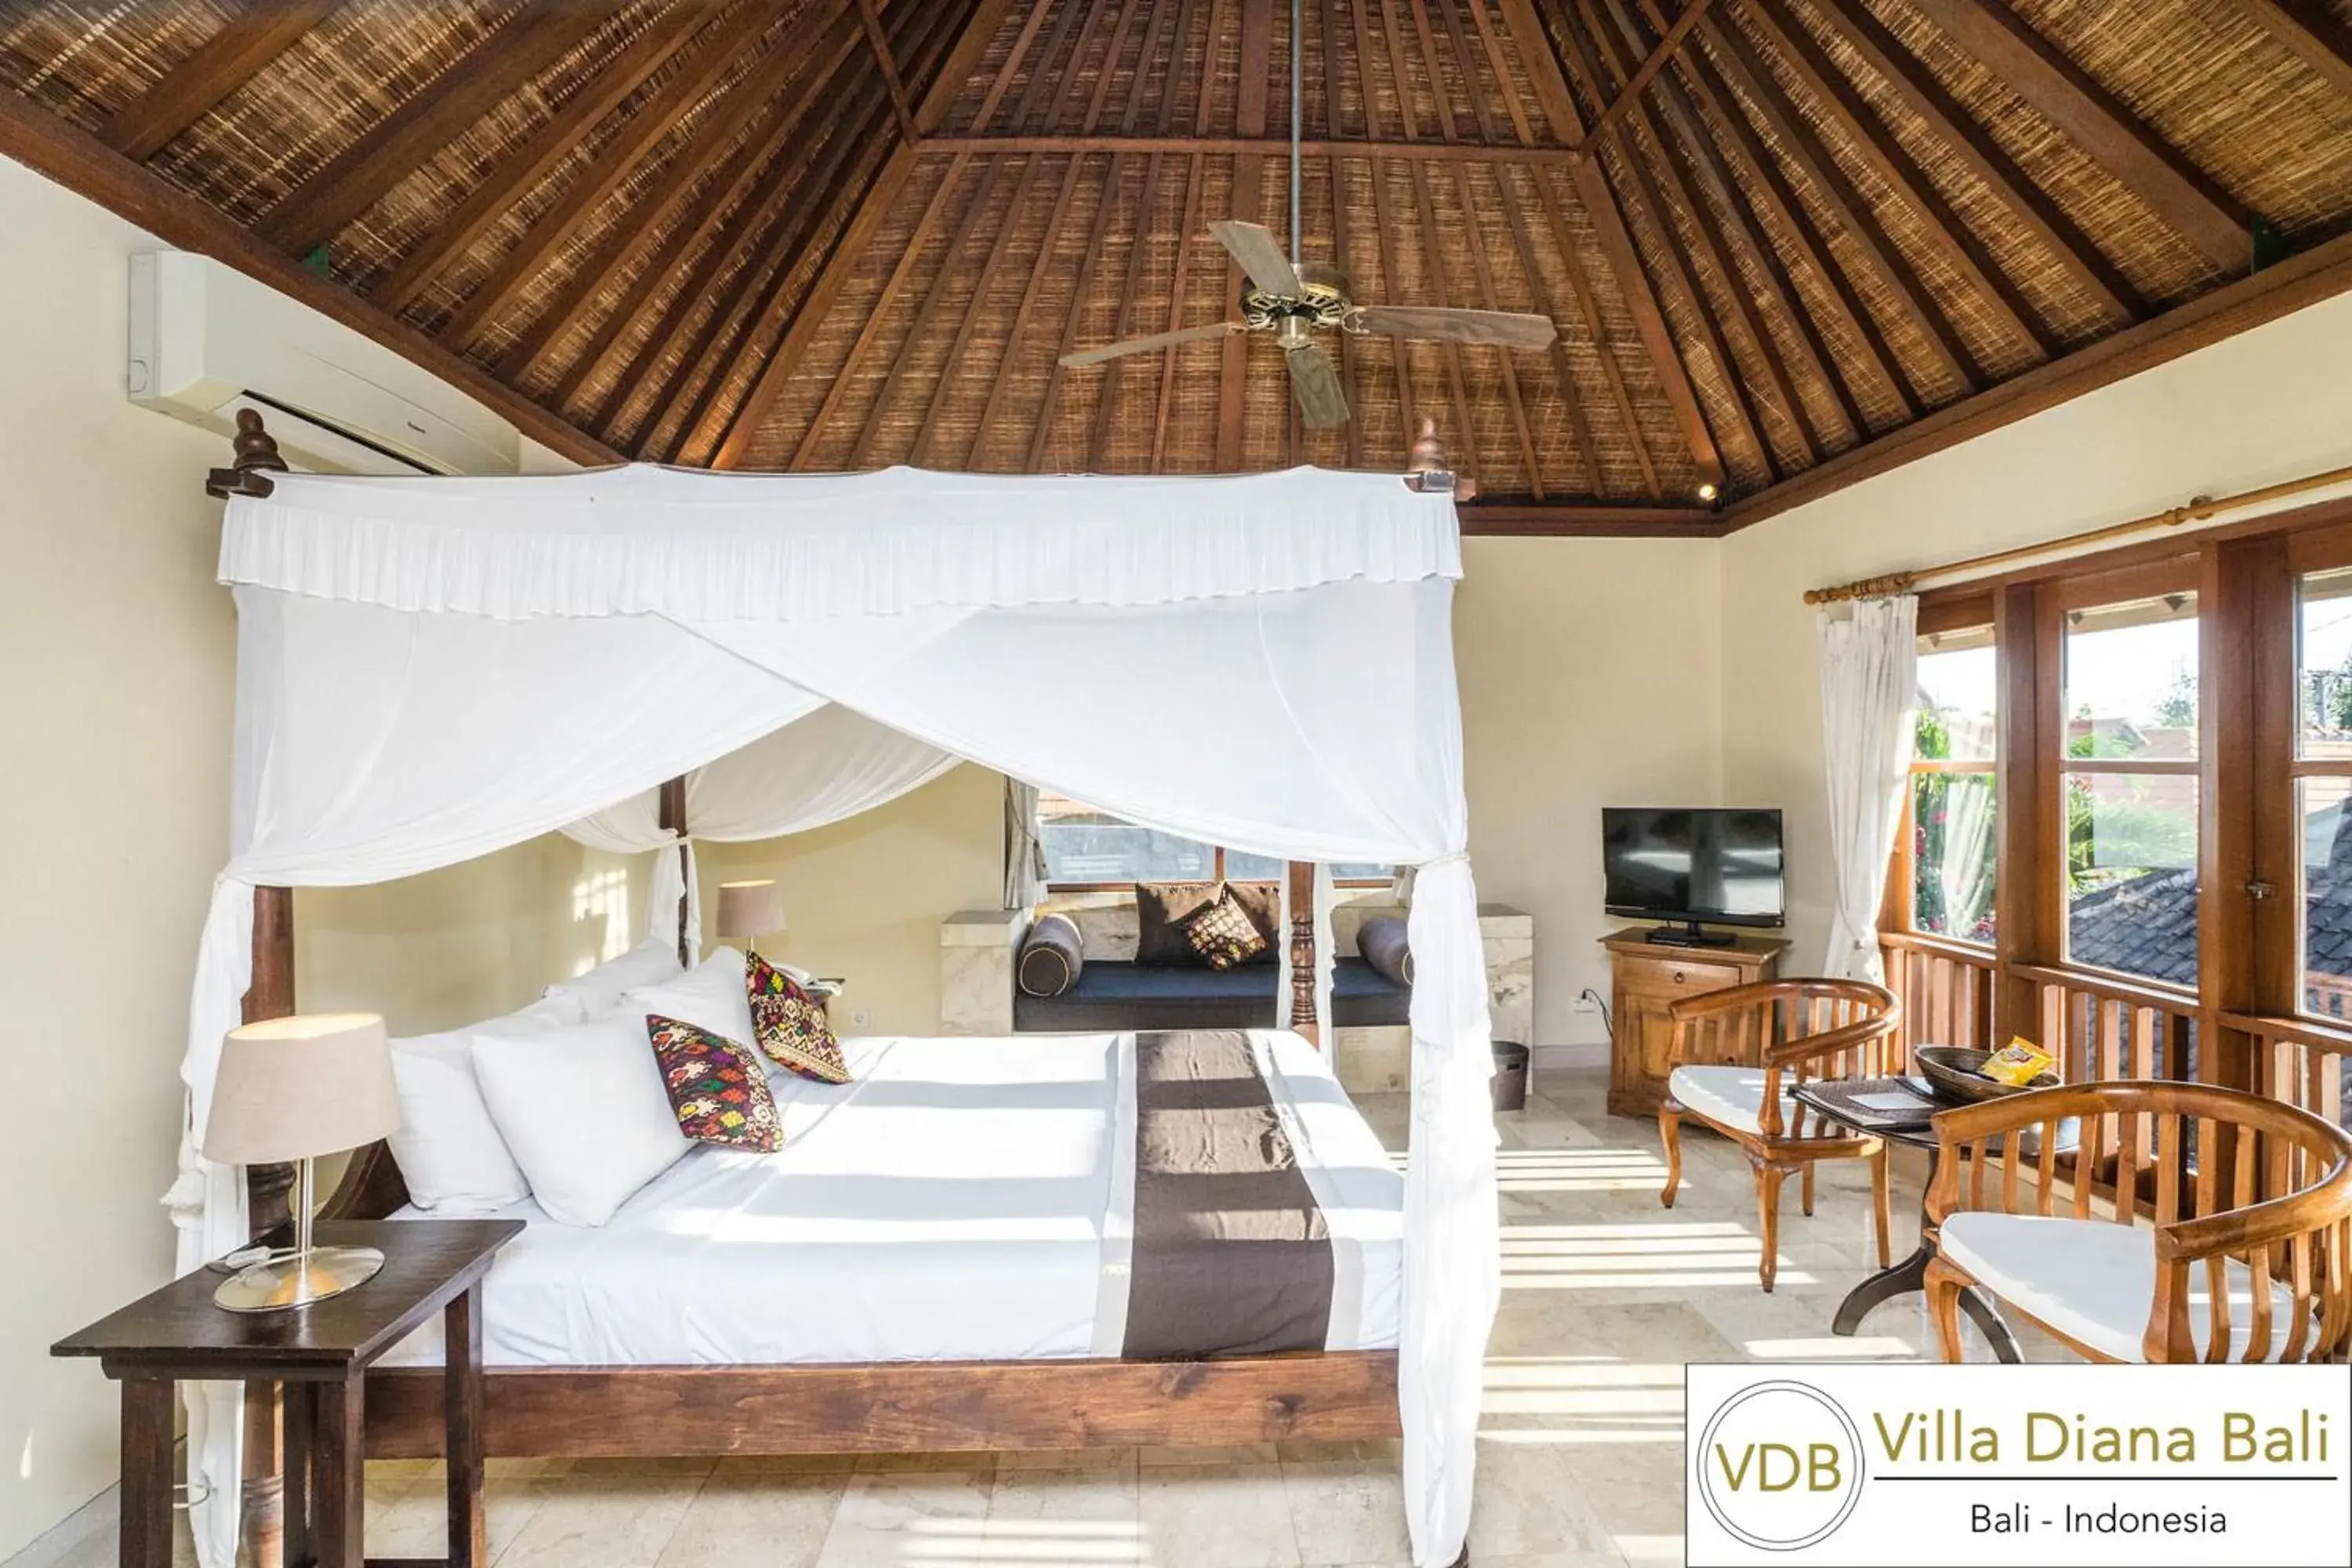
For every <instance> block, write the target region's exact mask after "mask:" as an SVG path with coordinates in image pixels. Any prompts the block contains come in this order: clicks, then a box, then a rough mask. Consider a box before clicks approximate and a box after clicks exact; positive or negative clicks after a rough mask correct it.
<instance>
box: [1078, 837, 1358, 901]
mask: <svg viewBox="0 0 2352 1568" xmlns="http://www.w3.org/2000/svg"><path fill="white" fill-rule="evenodd" d="M1209 851H1210V862H1209V864H1210V868H1211V869H1210V872H1209V880H1210V881H1212V882H1222V881H1223V880H1224V879H1225V847H1224V846H1223V845H1222V844H1212V845H1210V846H1209ZM1251 880H1252V881H1265V882H1275V881H1280V880H1281V878H1280V877H1278V876H1277V877H1254V878H1252V879H1251ZM1395 880H1396V879H1395V878H1394V877H1334V878H1332V879H1331V885H1332V886H1333V887H1334V888H1386V887H1389V886H1391V885H1392V884H1393V883H1394V882H1395ZM1134 889H1135V879H1133V878H1131V877H1130V878H1129V879H1127V880H1126V881H1123V882H1056V881H1054V880H1052V879H1048V880H1047V881H1046V883H1045V891H1047V892H1048V893H1127V892H1132V891H1133V890H1134Z"/></svg>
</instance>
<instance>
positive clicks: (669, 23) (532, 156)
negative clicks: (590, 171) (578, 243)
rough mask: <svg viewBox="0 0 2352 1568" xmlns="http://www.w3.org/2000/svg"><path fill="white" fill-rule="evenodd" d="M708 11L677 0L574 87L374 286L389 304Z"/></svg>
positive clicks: (410, 290)
mask: <svg viewBox="0 0 2352 1568" xmlns="http://www.w3.org/2000/svg"><path fill="white" fill-rule="evenodd" d="M708 16H709V13H708V12H707V11H705V10H704V9H703V7H702V6H701V5H698V4H697V3H696V0H677V3H676V4H673V5H671V6H670V8H669V9H668V10H667V11H666V12H664V13H663V14H662V15H661V16H659V17H657V18H656V19H655V21H654V22H653V23H652V24H651V25H649V26H647V27H646V30H645V31H644V32H642V33H640V34H638V35H637V36H636V37H635V38H633V39H631V40H630V41H629V46H628V47H626V48H625V49H623V50H622V51H621V52H620V53H619V54H618V55H616V56H614V58H613V59H612V60H610V61H609V62H607V63H606V64H605V66H604V68H603V69H601V70H599V71H598V72H597V73H596V74H595V75H594V76H593V77H591V78H589V79H588V80H587V82H586V83H585V84H584V85H583V87H582V88H581V89H580V90H579V91H577V92H575V93H573V94H572V97H571V98H570V100H567V101H566V102H565V103H564V105H563V107H562V109H561V110H557V112H556V114H555V117H554V118H553V119H551V120H550V121H548V122H547V123H546V124H545V125H542V126H541V127H540V128H539V129H538V130H537V131H535V132H532V133H531V134H530V136H528V137H526V138H524V140H523V143H522V145H521V146H520V147H519V148H518V149H516V154H515V156H513V157H510V158H507V159H504V160H502V161H500V162H499V163H495V164H493V165H491V167H490V170H489V173H488V174H487V175H486V176H485V177H484V178H483V180H482V182H481V183H480V184H478V185H476V186H475V187H474V188H473V190H472V191H470V192H468V193H467V196H466V199H465V201H464V202H462V203H460V204H459V205H458V207H457V211H455V212H453V213H451V214H450V215H449V216H446V217H445V218H441V219H439V220H437V221H436V222H435V224H434V225H433V227H432V228H431V230H430V231H428V232H427V233H426V234H425V237H424V238H423V240H422V241H421V242H420V243H419V244H418V245H417V247H416V248H415V249H414V250H412V251H410V252H409V253H408V254H407V255H406V256H404V257H402V258H400V261H399V263H398V264H397V265H396V266H394V268H393V269H392V270H391V271H390V272H389V273H387V274H385V276H384V279H383V282H381V283H379V284H377V285H376V286H375V288H373V289H371V290H370V291H369V293H370V297H371V298H373V300H375V301H376V302H377V303H378V304H380V305H382V306H383V308H384V309H385V310H394V311H398V310H406V309H407V308H408V307H409V306H410V305H411V304H412V303H414V302H415V300H416V297H417V296H418V295H420V294H422V293H424V292H425V288H426V286H427V285H429V284H430V283H431V282H432V281H433V279H435V278H436V277H438V276H439V275H440V273H441V269H442V268H445V267H446V266H448V265H449V263H450V262H452V261H454V260H456V259H457V258H458V257H460V256H462V255H464V254H465V253H466V252H467V250H469V249H471V248H472V247H473V245H474V242H475V241H476V240H478V239H479V238H481V237H482V236H483V235H485V234H488V232H489V231H490V229H491V228H492V227H493V226H496V225H497V223H498V221H499V219H500V218H501V217H504V216H506V214H507V209H509V207H511V206H513V205H515V203H517V202H518V201H520V200H521V199H522V198H523V197H524V196H526V195H530V191H531V189H532V187H534V186H536V185H537V184H539V182H540V181H541V180H543V179H545V178H546V177H547V175H548V174H550V173H551V172H552V171H553V170H554V169H555V167H556V165H558V164H559V163H562V162H563V161H564V160H565V159H567V158H569V157H571V156H572V153H574V152H576V151H578V149H579V146H580V143H581V142H582V141H583V139H584V138H585V137H587V136H588V135H589V134H590V133H591V132H593V131H594V130H595V128H596V126H597V124H598V123H599V122H600V121H603V120H604V117H605V116H606V115H608V114H610V113H612V112H613V111H614V110H616V109H618V108H620V107H621V105H622V104H623V103H625V102H626V101H627V100H628V98H629V96H630V95H631V94H632V93H634V92H635V91H636V90H637V89H639V88H641V87H643V86H644V85H645V84H646V79H648V78H650V77H651V76H652V75H653V74H654V73H655V72H656V71H658V70H660V69H661V68H662V67H663V66H665V65H667V64H668V63H669V61H670V60H671V59H672V58H674V57H675V56H676V55H677V51H678V50H679V49H681V48H683V47H686V44H687V42H688V39H690V38H692V37H694V36H695V34H696V33H697V32H698V30H700V28H701V26H702V25H703V23H704V22H705V21H706V20H707V19H708Z"/></svg>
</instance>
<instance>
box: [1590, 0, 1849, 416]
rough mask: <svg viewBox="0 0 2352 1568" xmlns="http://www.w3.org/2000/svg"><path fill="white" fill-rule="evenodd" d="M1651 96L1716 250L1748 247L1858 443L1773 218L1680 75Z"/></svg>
mask: <svg viewBox="0 0 2352 1568" xmlns="http://www.w3.org/2000/svg"><path fill="white" fill-rule="evenodd" d="M1601 4H1602V5H1605V6H1606V7H1607V9H1608V11H1609V13H1610V15H1611V16H1612V18H1613V19H1614V20H1615V22H1616V24H1617V26H1618V29H1619V31H1620V34H1621V36H1622V37H1623V38H1624V39H1625V40H1626V42H1627V43H1628V44H1629V45H1631V44H1637V43H1638V42H1639V41H1640V39H1641V37H1642V25H1641V23H1640V21H1639V20H1638V19H1636V17H1635V16H1634V15H1633V11H1632V10H1631V9H1630V8H1629V6H1628V5H1627V3H1626V0H1601ZM1652 98H1653V99H1654V101H1655V104H1656V112H1657V113H1658V114H1659V115H1660V116H1661V117H1662V118H1663V119H1664V121H1665V124H1666V126H1667V127H1668V128H1670V129H1671V130H1672V131H1673V132H1674V133H1675V139H1676V140H1677V141H1679V142H1680V143H1681V147H1682V153H1683V159H1684V161H1685V163H1688V164H1689V166H1690V171H1691V174H1692V175H1693V177H1695V178H1696V180H1697V182H1698V185H1699V190H1698V196H1699V199H1700V203H1701V207H1700V211H1701V212H1702V214H1703V215H1705V216H1703V217H1702V220H1701V221H1702V222H1703V223H1704V224H1705V225H1706V228H1707V229H1708V231H1709V233H1710V234H1711V235H1712V236H1713V237H1714V241H1715V247H1716V249H1717V251H1718V252H1720V253H1721V254H1722V255H1723V257H1724V258H1725V260H1726V261H1727V262H1730V263H1732V265H1733V266H1734V267H1735V268H1736V267H1737V262H1736V260H1735V259H1734V258H1733V256H1732V250H1733V244H1732V242H1733V241H1737V242H1738V248H1739V249H1741V250H1744V251H1746V252H1747V253H1748V257H1749V258H1750V259H1751V260H1753V261H1754V263H1755V264H1756V268H1757V270H1758V272H1759V274H1761V276H1762V279H1763V283H1764V287H1765V289H1766V291H1767V292H1768V293H1769V296H1770V297H1769V299H1766V300H1761V301H1759V303H1760V304H1762V305H1763V306H1765V307H1766V309H1767V311H1768V312H1769V311H1770V310H1778V311H1779V313H1780V320H1782V321H1786V322H1787V323H1788V324H1789V327H1790V331H1792V332H1793V333H1794V335H1795V342H1796V347H1797V351H1798V353H1801V354H1802V355H1803V357H1804V367H1805V368H1806V369H1808V370H1810V372H1811V374H1812V377H1813V379H1814V380H1815V381H1816V382H1817V383H1819V384H1821V385H1822V386H1823V387H1825V388H1826V389H1827V390H1828V392H1829V394H1830V396H1831V398H1832V400H1833V401H1834V402H1835V403H1836V404H1837V409H1838V414H1839V416H1841V417H1842V418H1843V420H1844V421H1845V425H1846V428H1847V429H1848V430H1849V431H1850V432H1851V433H1852V434H1853V442H1854V443H1856V444H1858V443H1860V442H1862V441H1864V440H1866V439H1868V438H1869V436H1870V425H1869V422H1868V421H1867V420H1865V419H1864V418H1863V416H1862V406H1861V405H1860V404H1858V403H1857V402H1855V400H1854V395H1853V388H1852V387H1850V386H1849V385H1847V384H1846V376H1845V367H1844V365H1843V364H1841V363H1839V361H1838V357H1837V355H1836V354H1835V353H1832V352H1831V350H1830V346H1829V344H1828V343H1827V342H1824V341H1823V340H1822V334H1821V329H1820V327H1819V326H1818V325H1817V324H1816V323H1815V321H1813V318H1812V313H1811V307H1810V305H1809V304H1808V302H1807V300H1806V299H1805V296H1804V294H1803V293H1802V292H1801V290H1799V289H1798V288H1797V285H1796V280H1795V279H1792V278H1791V277H1790V275H1789V268H1788V265H1787V263H1786V262H1784V261H1783V260H1782V259H1781V257H1780V248H1779V247H1777V246H1776V245H1775V244H1774V243H1773V240H1772V229H1771V225H1770V224H1769V222H1767V221H1766V219H1765V217H1764V215H1763V213H1762V211H1761V210H1760V209H1759V206H1758V205H1757V200H1756V197H1755V196H1754V195H1753V194H1752V193H1750V192H1748V190H1747V189H1746V187H1745V186H1744V184H1742V183H1741V182H1739V181H1738V180H1735V179H1734V178H1733V177H1732V174H1731V171H1730V170H1729V169H1728V168H1727V167H1726V166H1725V164H1724V161H1723V153H1722V151H1721V149H1719V148H1718V147H1717V145H1716V143H1715V139H1714V137H1713V136H1712V135H1710V134H1709V133H1708V132H1707V129H1706V117H1705V116H1704V115H1702V114H1701V113H1700V112H1699V110H1698V108H1697V106H1696V104H1695V103H1694V102H1693V101H1692V100H1691V98H1690V95H1689V94H1688V93H1687V92H1686V91H1685V89H1684V88H1683V84H1682V81H1681V79H1680V78H1679V77H1678V76H1677V75H1676V74H1675V73H1674V72H1672V71H1669V72H1667V73H1666V74H1665V75H1664V77H1662V78H1661V79H1660V80H1659V82H1658V88H1657V90H1656V92H1654V94H1652ZM1729 280H1730V281H1732V282H1733V284H1734V286H1735V288H1736V289H1737V291H1738V295H1739V296H1740V298H1742V299H1743V300H1744V299H1746V298H1748V292H1749V290H1748V284H1747V280H1746V279H1745V278H1744V277H1741V276H1739V275H1738V273H1737V272H1736V271H1735V273H1734V274H1733V275H1732V277H1731V279H1729ZM1758 325H1759V328H1760V329H1761V330H1762V331H1766V332H1769V331H1770V330H1771V327H1772V322H1771V321H1770V320H1769V319H1766V320H1761V321H1759V323H1758ZM1774 353H1775V355H1776V356H1777V355H1778V353H1779V351H1778V350H1775V351H1774ZM1790 394H1791V395H1792V396H1794V397H1796V398H1797V399H1798V400H1799V405H1800V407H1801V406H1802V397H1803V393H1802V389H1801V388H1796V387H1791V389H1790ZM1798 424H1799V426H1800V427H1801V428H1803V429H1806V430H1807V431H1808V435H1809V439H1810V440H1811V442H1812V443H1813V445H1814V446H1815V447H1816V448H1817V449H1819V448H1822V447H1827V446H1828V445H1829V443H1828V442H1827V441H1826V440H1825V439H1824V438H1823V437H1822V434H1821V432H1820V431H1819V429H1818V428H1817V427H1815V426H1813V423H1812V420H1811V417H1810V416H1800V418H1799V420H1798Z"/></svg>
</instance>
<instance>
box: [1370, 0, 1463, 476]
mask: <svg viewBox="0 0 2352 1568" xmlns="http://www.w3.org/2000/svg"><path fill="white" fill-rule="evenodd" d="M1404 3H1406V4H1408V5H1414V4H1417V0H1404ZM1380 6H1381V30H1382V31H1384V32H1386V33H1387V34H1388V38H1389V69H1390V72H1391V79H1392V80H1393V82H1394V85H1395V89H1396V100H1397V112H1398V115H1399V117H1400V118H1401V120H1402V123H1403V129H1404V136H1405V140H1406V141H1407V142H1413V141H1416V140H1418V139H1419V137H1420V135H1421V127H1420V125H1419V124H1418V123H1417V120H1418V117H1417V116H1416V115H1415V113H1414V111H1413V103H1412V73H1411V72H1409V71H1408V70H1406V68H1405V60H1406V53H1405V45H1404V27H1403V25H1402V23H1401V22H1400V21H1399V20H1398V17H1397V9H1396V7H1397V0H1380ZM1414 20H1415V22H1416V23H1417V24H1418V34H1419V37H1420V41H1421V43H1422V46H1423V47H1422V57H1421V60H1422V68H1423V70H1424V71H1426V72H1427V73H1428V75H1429V86H1430V100H1431V102H1432V103H1433V105H1434V106H1435V109H1436V113H1437V117H1438V122H1439V130H1440V132H1441V134H1444V133H1446V132H1451V131H1452V129H1453V124H1454V120H1453V111H1452V106H1451V105H1449V104H1448V103H1447V102H1446V100H1445V86H1444V79H1442V78H1440V77H1439V76H1438V74H1437V58H1436V48H1435V47H1434V44H1433V41H1432V40H1431V39H1430V37H1429V16H1428V14H1427V13H1426V12H1425V11H1419V10H1416V12H1415V15H1414ZM1446 139H1447V140H1450V139H1451V138H1450V136H1447V138H1446ZM1404 172H1405V184H1406V185H1407V187H1408V188H1409V189H1411V191H1412V199H1413V205H1414V207H1415V209H1416V210H1417V212H1418V214H1419V216H1420V220H1421V221H1420V224H1419V226H1418V229H1417V232H1418V233H1419V235H1420V237H1421V255H1422V271H1423V275H1424V277H1425V278H1426V279H1428V281H1429V282H1431V283H1433V284H1434V285H1435V287H1436V289H1437V297H1438V302H1439V303H1440V304H1447V303H1451V301H1450V300H1448V298H1447V291H1446V287H1445V268H1444V264H1443V263H1442V261H1441V260H1440V259H1439V257H1438V253H1437V233H1438V230H1437V217H1436V213H1435V211H1434V209H1433V206H1432V205H1431V202H1430V195H1429V180H1428V177H1427V175H1426V174H1424V173H1423V167H1422V165H1421V164H1420V163H1416V162H1407V163H1405V165H1404ZM1387 224H1388V219H1387V218H1386V217H1385V216H1383V217H1382V219H1381V226H1382V227H1386V226H1387ZM1409 226H1410V225H1409ZM1392 259H1393V258H1390V257H1386V256H1384V257H1383V260H1384V261H1388V260H1392ZM1394 277H1395V274H1394V272H1393V270H1391V284H1390V296H1391V298H1390V300H1389V301H1388V302H1390V303H1392V304H1402V303H1403V301H1402V300H1397V299H1396V298H1395V297H1394V296H1395V292H1396V285H1395V282H1394ZM1401 341H1403V342H1411V340H1409V339H1407V340H1401ZM1433 346H1434V347H1435V349H1436V353H1437V359H1438V363H1440V364H1442V365H1444V367H1445V392H1446V395H1447V397H1448V399H1449V401H1450V402H1451V403H1452V405H1453V408H1454V423H1455V424H1456V425H1458V426H1460V427H1461V429H1460V434H1459V435H1458V436H1454V437H1449V438H1448V439H1447V441H1446V446H1447V447H1448V448H1449V449H1450V450H1451V451H1453V453H1454V461H1455V462H1456V463H1457V464H1458V465H1459V466H1460V468H1461V469H1462V471H1463V472H1464V473H1465V474H1467V475H1469V476H1470V478H1471V479H1473V480H1474V481H1476V480H1480V479H1484V478H1485V473H1486V469H1485V463H1484V460H1483V455H1482V454H1481V453H1480V451H1479V448H1478V426H1477V425H1476V423H1475V421H1474V420H1472V419H1471V417H1470V400H1469V398H1468V396H1467V395H1465V393H1464V390H1463V385H1462V351H1461V349H1460V348H1459V347H1457V346H1456V345H1455V344H1453V343H1450V342H1439V343H1437V344H1435V345H1433ZM1422 417H1423V418H1429V417H1433V416H1431V415H1430V414H1429V413H1428V411H1427V410H1426V409H1424V410H1423V411H1422ZM1417 429H1418V422H1417V421H1416V423H1415V425H1414V426H1412V427H1410V428H1409V430H1408V433H1407V435H1406V437H1405V439H1406V440H1407V441H1408V442H1411V441H1412V439H1413V438H1414V437H1413V435H1412V430H1417Z"/></svg>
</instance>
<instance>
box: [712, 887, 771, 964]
mask: <svg viewBox="0 0 2352 1568" xmlns="http://www.w3.org/2000/svg"><path fill="white" fill-rule="evenodd" d="M783 929H784V895H783V893H782V890H781V889H778V888H777V886H776V884H775V883H773V882H772V881H760V882H721V883H719V941H721V942H741V943H742V944H743V949H744V951H745V952H750V951H751V943H752V942H754V941H756V940H757V939H758V938H759V937H761V935H763V934H764V933H766V932H768V931H782V930H783Z"/></svg>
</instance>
